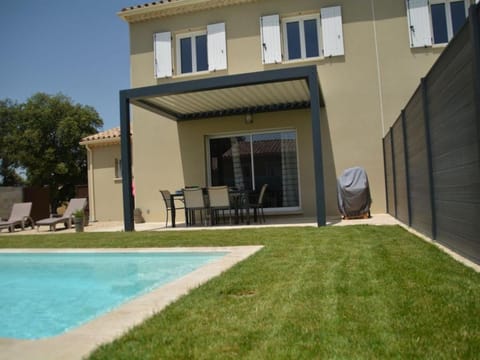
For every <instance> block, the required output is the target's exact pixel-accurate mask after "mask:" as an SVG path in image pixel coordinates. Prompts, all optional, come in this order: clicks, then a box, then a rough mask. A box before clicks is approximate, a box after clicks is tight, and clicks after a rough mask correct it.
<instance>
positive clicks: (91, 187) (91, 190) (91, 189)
mask: <svg viewBox="0 0 480 360" xmlns="http://www.w3.org/2000/svg"><path fill="white" fill-rule="evenodd" d="M85 148H86V149H87V165H88V200H89V204H88V208H89V209H90V214H89V216H90V221H92V222H93V221H97V220H96V216H95V175H94V172H93V152H92V149H91V148H90V146H89V145H88V144H85Z"/></svg>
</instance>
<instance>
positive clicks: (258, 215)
mask: <svg viewBox="0 0 480 360" xmlns="http://www.w3.org/2000/svg"><path fill="white" fill-rule="evenodd" d="M267 187H268V184H263V185H262V188H261V189H260V194H259V195H258V199H257V202H256V203H253V204H250V208H252V209H253V219H254V220H255V221H257V219H258V222H262V221H261V220H263V223H265V213H264V212H263V198H264V197H265V191H266V190H267Z"/></svg>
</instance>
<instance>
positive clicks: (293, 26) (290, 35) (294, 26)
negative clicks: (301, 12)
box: [283, 15, 322, 60]
mask: <svg viewBox="0 0 480 360" xmlns="http://www.w3.org/2000/svg"><path fill="white" fill-rule="evenodd" d="M319 31H320V16H318V15H316V16H309V17H300V18H287V19H285V20H284V21H283V33H284V48H285V54H286V59H287V60H296V59H306V58H312V57H318V56H320V49H321V48H322V47H321V44H320V36H319Z"/></svg>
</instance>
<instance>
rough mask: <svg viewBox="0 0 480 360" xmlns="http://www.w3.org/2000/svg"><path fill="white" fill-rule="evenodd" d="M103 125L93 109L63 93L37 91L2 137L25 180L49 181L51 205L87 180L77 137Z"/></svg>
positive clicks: (34, 183) (67, 197)
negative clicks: (52, 93) (22, 169)
mask: <svg viewBox="0 0 480 360" xmlns="http://www.w3.org/2000/svg"><path fill="white" fill-rule="evenodd" d="M102 125H103V121H102V120H101V119H100V117H99V115H98V113H97V112H96V110H95V109H93V108H92V107H90V106H85V105H80V104H74V103H73V102H72V100H71V99H70V98H68V97H66V96H65V95H62V94H58V95H53V96H52V95H48V94H44V93H37V94H35V95H33V96H32V97H30V98H29V99H28V100H27V101H26V102H25V103H24V104H21V105H20V106H19V108H18V120H17V121H16V126H15V127H14V129H10V132H9V133H8V135H7V136H5V139H4V140H6V141H7V143H8V144H9V147H10V149H11V150H12V151H13V153H14V154H15V160H16V162H17V164H18V165H20V166H21V167H23V168H24V169H25V170H26V176H27V183H28V184H30V185H40V186H44V185H48V186H49V188H50V198H51V207H52V210H53V211H55V209H56V208H57V206H58V204H59V203H60V202H62V201H64V200H67V199H69V198H71V197H73V196H74V194H75V185H78V184H85V183H86V182H87V159H86V151H85V148H84V147H83V146H81V145H80V144H79V142H80V140H81V139H82V138H83V137H85V136H88V135H91V134H93V133H96V132H98V128H99V127H100V126H102Z"/></svg>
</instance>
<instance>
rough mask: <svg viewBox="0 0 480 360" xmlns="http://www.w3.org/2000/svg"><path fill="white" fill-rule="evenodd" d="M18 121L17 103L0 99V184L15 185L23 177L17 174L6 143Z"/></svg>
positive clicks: (10, 149)
mask: <svg viewBox="0 0 480 360" xmlns="http://www.w3.org/2000/svg"><path fill="white" fill-rule="evenodd" d="M17 121H18V104H17V103H14V102H13V101H12V100H10V99H6V100H0V184H1V185H3V186H17V185H21V184H22V183H23V179H22V178H21V177H20V176H19V175H18V174H17V172H16V168H17V166H18V164H17V162H16V161H15V154H14V153H13V152H12V148H11V146H9V144H8V143H7V141H8V139H7V136H8V134H9V133H10V132H11V131H12V130H13V129H14V128H15V126H16V124H17Z"/></svg>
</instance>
